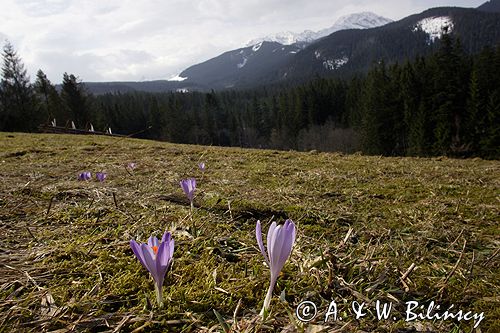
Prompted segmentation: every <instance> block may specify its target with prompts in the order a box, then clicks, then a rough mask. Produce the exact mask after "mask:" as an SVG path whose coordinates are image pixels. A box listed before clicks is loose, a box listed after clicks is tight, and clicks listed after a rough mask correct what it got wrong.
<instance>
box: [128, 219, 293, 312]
mask: <svg viewBox="0 0 500 333" xmlns="http://www.w3.org/2000/svg"><path fill="white" fill-rule="evenodd" d="M255 235H256V238H257V244H258V246H259V249H260V252H261V253H262V255H263V256H264V260H265V261H266V263H267V265H268V266H269V269H270V271H271V279H270V283H269V288H268V290H267V294H266V298H265V299H264V304H263V306H262V310H261V312H260V315H261V316H262V317H263V318H265V316H266V314H267V313H268V312H269V306H270V304H271V298H272V295H273V290H274V286H275V285H276V281H277V280H278V276H279V274H280V272H281V270H282V269H283V266H284V265H285V263H286V261H287V260H288V258H289V257H290V254H291V252H292V247H293V245H294V244H295V237H296V227H295V224H294V223H293V221H292V220H286V221H285V224H284V225H277V224H276V222H273V223H272V224H271V226H270V227H269V230H268V232H267V244H266V245H267V251H266V248H265V247H264V242H263V241H262V226H261V223H260V221H257V225H256V227H255ZM130 247H131V248H132V251H133V252H134V254H135V256H136V257H137V259H138V260H139V262H140V263H141V264H142V266H144V268H146V269H147V270H148V271H149V273H150V274H151V276H152V277H153V280H154V283H155V291H156V299H157V301H158V305H159V307H162V306H163V294H162V287H163V281H164V280H165V274H166V273H167V271H168V268H169V266H170V264H171V263H172V258H173V254H174V239H173V238H172V234H171V233H170V232H165V233H164V234H163V237H162V239H161V242H159V241H158V239H157V238H156V237H154V236H151V237H149V239H148V242H147V243H144V244H140V243H137V242H136V241H135V240H133V239H132V240H130Z"/></svg>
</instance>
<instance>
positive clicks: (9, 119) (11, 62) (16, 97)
mask: <svg viewBox="0 0 500 333" xmlns="http://www.w3.org/2000/svg"><path fill="white" fill-rule="evenodd" d="M2 56H3V66H2V79H1V81H0V101H1V105H2V108H1V109H0V111H1V113H0V130H4V131H24V132H29V131H33V130H35V129H36V127H37V126H38V125H40V117H39V116H38V115H37V113H36V111H35V95H34V93H33V89H32V87H31V83H30V78H29V76H28V74H27V71H26V69H25V68H24V64H23V63H22V61H21V59H20V57H19V56H18V55H17V53H16V51H15V50H14V46H13V45H12V44H11V43H10V42H7V43H6V44H5V46H4V48H3V54H2Z"/></svg>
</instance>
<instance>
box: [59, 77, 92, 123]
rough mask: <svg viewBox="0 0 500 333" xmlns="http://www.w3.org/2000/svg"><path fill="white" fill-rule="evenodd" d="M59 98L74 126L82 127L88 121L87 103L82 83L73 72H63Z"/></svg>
mask: <svg viewBox="0 0 500 333" xmlns="http://www.w3.org/2000/svg"><path fill="white" fill-rule="evenodd" d="M61 98H62V101H63V103H64V107H65V109H66V110H67V112H68V113H69V115H70V116H71V119H69V120H70V121H74V122H75V124H76V126H77V127H79V128H84V127H86V126H88V123H89V122H90V120H91V119H90V110H89V107H88V104H87V93H86V91H85V87H84V86H83V83H82V82H81V81H80V80H79V79H78V78H77V77H76V76H75V75H73V74H68V73H64V74H63V83H62V92H61Z"/></svg>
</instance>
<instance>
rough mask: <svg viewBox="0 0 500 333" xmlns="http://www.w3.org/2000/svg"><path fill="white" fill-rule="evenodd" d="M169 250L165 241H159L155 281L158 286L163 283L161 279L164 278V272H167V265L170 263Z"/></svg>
mask: <svg viewBox="0 0 500 333" xmlns="http://www.w3.org/2000/svg"><path fill="white" fill-rule="evenodd" d="M168 254H169V250H168V244H167V243H161V244H160V247H159V249H158V253H157V255H156V272H157V274H158V275H157V278H156V279H155V282H156V283H157V284H158V286H159V287H161V286H162V285H163V279H164V278H165V273H166V272H167V269H168V265H169V264H170V257H169V255H168Z"/></svg>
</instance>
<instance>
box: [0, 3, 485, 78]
mask: <svg viewBox="0 0 500 333" xmlns="http://www.w3.org/2000/svg"><path fill="white" fill-rule="evenodd" d="M0 1H5V2H6V6H2V7H6V9H7V10H5V11H2V12H0V31H2V32H4V33H6V34H8V35H9V37H11V38H12V40H11V41H12V42H13V43H14V45H15V47H16V49H18V50H19V51H20V52H19V54H20V56H21V57H23V53H24V54H25V63H26V65H27V67H28V68H29V70H30V74H31V75H32V76H33V75H34V74H35V73H36V69H38V68H42V69H44V71H46V73H47V75H48V76H49V78H50V79H51V80H53V81H55V82H60V80H61V79H60V78H61V77H62V73H63V72H65V71H66V72H71V73H73V74H75V75H79V76H80V77H81V78H82V79H84V80H88V81H90V80H91V81H103V80H104V81H111V80H139V79H141V78H147V79H159V78H168V77H169V76H172V75H175V74H178V73H180V72H181V71H182V70H183V69H185V68H186V67H188V66H190V65H192V64H195V63H199V62H202V61H205V60H207V59H209V58H211V57H214V56H217V55H218V54H220V53H222V52H224V51H227V50H231V49H234V48H238V47H242V46H243V45H244V44H245V43H246V42H247V41H248V40H251V39H254V38H258V37H261V36H265V35H270V34H273V33H277V32H280V31H284V30H290V31H295V32H301V31H303V30H306V29H311V30H319V29H323V28H327V27H329V26H331V25H332V24H333V23H334V22H335V20H336V19H337V18H338V17H339V16H342V15H347V14H352V13H355V12H360V11H373V12H375V13H377V14H379V15H383V16H386V17H389V18H391V19H400V18H402V17H404V16H407V15H409V14H413V13H416V12H419V11H422V10H424V9H426V8H428V7H434V6H438V5H457V6H468V7H473V6H477V5H479V4H481V3H482V2H483V0H470V1H460V0H456V1H453V0H448V1H446V0H442V1H434V0H433V1H430V0H421V1H416V0H379V1H375V2H374V1H372V0H358V1H346V0H246V1H234V0H191V1H185V0H166V1H161V0H144V1H130V2H129V1H127V2H124V1H121V0H109V1H105V2H104V1H103V2H98V1H74V0H25V1H23V2H21V1H14V0H0ZM484 1H485V0H484ZM0 38H2V35H1V34H0Z"/></svg>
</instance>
